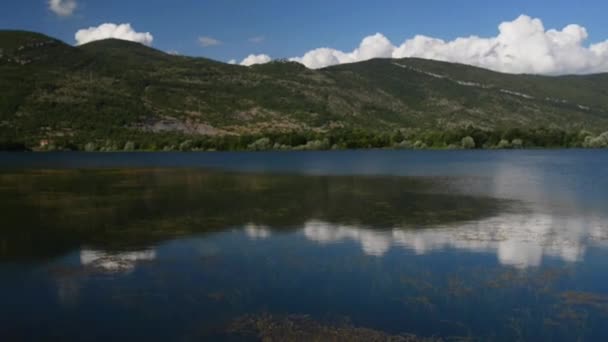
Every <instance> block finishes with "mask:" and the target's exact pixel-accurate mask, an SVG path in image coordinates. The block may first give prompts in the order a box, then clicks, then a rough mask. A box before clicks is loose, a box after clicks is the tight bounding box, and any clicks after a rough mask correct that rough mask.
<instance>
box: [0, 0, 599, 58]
mask: <svg viewBox="0 0 608 342" xmlns="http://www.w3.org/2000/svg"><path fill="white" fill-rule="evenodd" d="M58 1H59V0H58ZM67 1H68V2H69V1H76V3H77V8H76V10H75V11H74V12H73V13H72V14H71V15H63V16H60V15H57V14H55V13H54V12H52V11H51V10H50V9H49V4H48V0H2V4H0V28H3V29H25V30H33V31H39V32H43V33H46V34H48V35H51V36H54V37H58V38H60V39H62V40H64V41H66V42H68V43H71V44H74V43H75V39H74V34H75V32H76V31H78V30H79V29H83V28H88V27H91V26H98V25H100V24H102V23H115V24H122V23H130V24H131V26H132V27H133V29H134V30H136V31H138V32H150V33H151V34H152V35H153V37H154V41H153V46H154V47H156V48H159V49H162V50H165V51H169V50H175V51H178V52H179V53H180V54H185V55H193V56H206V57H210V58H213V59H218V60H223V61H227V60H229V59H237V60H241V59H242V58H244V57H246V56H247V55H248V54H251V53H254V54H260V53H264V54H268V55H270V56H272V57H273V58H283V57H296V56H302V55H304V54H305V53H306V52H307V51H309V50H312V49H315V48H319V47H331V48H334V49H337V50H342V51H352V50H353V49H354V48H356V47H357V46H358V45H359V43H360V42H361V40H362V38H364V37H366V36H369V35H372V34H375V33H377V32H380V33H382V34H383V35H384V36H385V37H387V38H388V39H390V41H391V42H393V43H394V44H401V43H403V42H404V41H405V40H406V39H407V38H411V37H413V36H415V35H417V34H423V35H427V36H430V37H436V38H441V39H445V40H452V39H455V38H457V37H466V36H470V35H478V36H481V37H491V36H496V35H497V31H498V29H497V26H498V25H499V24H500V23H501V22H504V21H511V20H514V19H515V18H517V17H518V16H519V15H521V14H526V15H528V16H530V17H532V18H540V19H542V22H543V24H544V26H545V28H547V29H549V28H557V29H561V28H563V27H564V26H565V25H567V24H578V25H581V26H583V27H585V28H586V29H587V32H588V34H589V37H588V39H587V40H586V41H585V44H590V43H595V42H601V41H605V40H607V39H608V25H606V20H607V19H606V14H607V13H608V1H605V0H579V1H578V2H574V1H571V0H570V1H561V0H538V1H531V0H528V1H523V0H511V1H504V0H503V1H491V0H486V1H482V0H471V1H464V0H463V1H450V0H441V1H440V0H424V1H419V0H411V1H405V0H402V1H398V0H386V1H380V0H378V1H357V0H350V1H344V0H323V1H321V0H308V1H298V2H296V1H288V0H257V1H241V0H222V1H220V0H217V1H205V0H199V1H195V0H175V1H166V0H164V1H161V0H146V1H143V0H128V1H126V0H121V1H119V0H67ZM200 37H209V38H213V39H215V40H217V41H218V42H221V44H217V45H213V46H207V47H204V46H202V45H201V44H200V43H199V41H198V40H199V38H200ZM254 37H263V40H262V39H258V41H257V42H255V43H254V42H251V41H250V39H251V38H254Z"/></svg>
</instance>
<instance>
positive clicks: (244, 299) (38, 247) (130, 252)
mask: <svg viewBox="0 0 608 342" xmlns="http://www.w3.org/2000/svg"><path fill="white" fill-rule="evenodd" d="M2 157H6V158H1V159H0V167H4V170H3V171H0V205H1V206H0V207H1V208H2V217H3V227H2V228H1V230H0V276H1V277H2V279H3V282H2V284H0V290H1V292H0V293H1V294H0V299H2V302H3V303H5V305H4V306H5V310H3V312H2V313H0V322H1V323H0V336H7V337H9V338H11V337H12V338H16V339H21V338H32V339H38V338H42V337H49V336H51V337H56V338H61V337H65V338H75V337H76V336H89V337H90V338H91V339H102V338H111V339H131V338H147V339H160V340H162V339H166V338H175V337H179V339H199V338H204V339H213V340H221V339H226V338H228V339H229V338H236V339H240V338H245V337H247V336H249V337H254V338H255V337H257V338H275V339H277V338H278V339H281V340H284V339H289V338H292V339H294V340H309V339H311V338H313V337H314V336H317V337H318V338H320V339H325V338H327V337H328V336H335V335H336V334H339V335H342V336H344V337H345V339H347V340H353V339H354V338H355V337H354V336H359V337H360V339H361V340H370V339H381V340H385V339H387V338H389V337H390V338H397V335H399V336H401V338H405V337H403V336H405V335H404V334H408V335H407V336H410V337H408V338H412V337H411V334H414V335H416V336H418V337H419V338H423V337H425V338H430V337H437V338H444V339H447V338H462V339H465V338H470V339H472V340H513V339H524V340H565V341H568V340H573V339H578V338H583V339H590V340H603V339H605V338H608V329H606V328H605V327H604V325H605V324H603V323H602V322H604V321H605V319H607V318H608V271H606V268H605V262H604V260H607V259H606V257H608V253H607V251H608V250H607V247H608V246H607V243H608V217H607V215H608V210H607V209H608V200H607V199H608V198H607V197H606V196H607V194H608V183H607V181H606V180H605V178H604V176H603V173H604V171H605V170H608V157H607V156H605V155H604V153H603V152H600V151H543V152H540V151H532V152H530V151H520V152H478V153H471V152H387V151H372V152H335V153H334V152H327V153H268V154H264V153H251V154H238V153H236V154H222V153H216V154H134V155H129V154H124V155H122V154H87V155H83V154H44V155H40V154H34V155H32V154H18V155H2ZM51 157H54V158H55V159H53V158H51ZM101 321H103V322H107V323H109V324H111V325H112V326H113V327H115V329H113V330H111V331H109V330H107V329H104V326H103V325H102V324H100V323H99V322H101ZM42 322H44V324H43V323H42ZM41 324H42V325H41ZM33 327H38V328H37V329H33ZM40 327H42V328H40ZM273 329H274V330H273ZM83 334H84V335H83ZM273 334H274V335H273ZM276 334H279V335H276ZM328 334H329V335H328ZM332 334H333V335H332Z"/></svg>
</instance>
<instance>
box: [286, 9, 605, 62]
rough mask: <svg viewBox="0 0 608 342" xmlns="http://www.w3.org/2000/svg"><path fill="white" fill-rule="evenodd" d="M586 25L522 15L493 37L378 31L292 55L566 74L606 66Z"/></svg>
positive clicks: (602, 45)
mask: <svg viewBox="0 0 608 342" xmlns="http://www.w3.org/2000/svg"><path fill="white" fill-rule="evenodd" d="M587 38H588V33H587V30H586V29H585V28H584V27H582V26H580V25H576V24H571V25H568V26H566V27H564V28H563V29H561V30H556V29H546V28H545V27H544V25H543V22H542V21H541V20H540V19H538V18H531V17H529V16H526V15H521V16H520V17H518V18H517V19H515V20H513V21H508V22H503V23H501V24H500V25H499V26H498V34H497V35H496V36H495V37H487V38H483V37H478V36H470V37H462V38H456V39H454V40H452V41H445V40H442V39H438V38H433V37H427V36H423V35H417V36H414V37H412V38H409V39H407V40H405V41H404V42H403V43H402V44H401V45H394V44H393V43H392V42H391V41H390V40H389V39H388V38H386V37H385V36H384V35H382V34H381V33H377V34H375V35H372V36H368V37H366V38H364V39H363V40H362V42H361V44H360V45H359V47H357V48H356V49H354V50H353V51H350V52H348V51H346V52H345V51H340V50H336V49H332V48H327V47H325V48H318V49H314V50H312V51H309V52H307V53H305V54H304V55H303V56H301V57H294V58H291V60H292V61H296V62H300V63H302V64H304V65H306V66H307V67H308V68H311V69H318V68H323V67H327V66H331V65H336V64H343V63H352V62H359V61H364V60H368V59H371V58H380V57H392V58H404V57H419V58H426V59H434V60H440V61H447V62H457V63H463V64H470V65H476V66H479V67H483V68H488V69H492V70H496V71H501V72H507V73H534V74H566V73H576V74H580V73H591V72H607V71H608V40H606V41H604V42H600V43H597V44H591V45H588V44H586V41H587Z"/></svg>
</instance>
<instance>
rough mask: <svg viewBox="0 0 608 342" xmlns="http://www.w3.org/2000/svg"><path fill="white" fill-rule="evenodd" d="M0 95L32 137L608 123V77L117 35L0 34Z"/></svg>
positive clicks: (593, 127) (15, 127)
mask: <svg viewBox="0 0 608 342" xmlns="http://www.w3.org/2000/svg"><path fill="white" fill-rule="evenodd" d="M0 93H1V94H2V96H1V98H0V133H2V134H5V135H6V134H15V135H17V136H21V137H27V138H28V139H31V140H36V139H42V138H49V137H51V138H52V137H56V136H70V135H79V134H87V135H93V136H96V137H100V136H104V135H112V134H115V133H116V132H117V131H121V132H130V131H135V132H151V133H167V132H169V133H176V134H189V135H215V136H217V135H241V134H253V133H259V132H289V131H315V132H323V131H327V130H331V129H336V128H349V129H362V130H370V131H395V130H404V129H453V128H457V127H465V126H474V127H478V128H480V129H497V128H500V129H507V128H529V127H554V128H559V129H564V130H589V131H592V132H597V133H599V132H602V131H606V130H608V74H594V75H576V76H574V75H572V76H538V75H513V74H502V73H498V72H494V71H489V70H485V69H481V68H477V67H472V66H467V65H462V64H453V63H446V62H438V61H431V60H423V59H415V58H405V59H373V60H368V61H365V62H359V63H353V64H343V65H338V66H333V67H328V68H325V69H320V70H310V69H307V68H306V67H304V66H303V65H301V64H298V63H295V62H286V61H275V62H270V63H268V64H262V65H254V66H251V67H244V66H238V65H230V64H225V63H221V62H217V61H213V60H210V59H206V58H194V57H185V56H175V55H170V54H167V53H164V52H162V51H159V50H155V49H153V48H150V47H147V46H144V45H140V44H137V43H133V42H128V41H121V40H114V39H109V40H102V41H96V42H92V43H88V44H85V45H81V46H78V47H74V46H71V45H68V44H65V43H63V42H61V41H60V40H57V39H54V38H51V37H48V36H45V35H42V34H38V33H33V32H25V31H0Z"/></svg>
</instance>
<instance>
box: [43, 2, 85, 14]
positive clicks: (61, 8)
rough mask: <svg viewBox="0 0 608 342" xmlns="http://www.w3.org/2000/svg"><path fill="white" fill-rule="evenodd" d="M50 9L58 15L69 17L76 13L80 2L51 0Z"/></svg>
mask: <svg viewBox="0 0 608 342" xmlns="http://www.w3.org/2000/svg"><path fill="white" fill-rule="evenodd" d="M48 3H49V9H50V10H51V11H52V12H53V13H55V14H57V15H58V16H62V17H67V16H70V15H72V14H73V13H74V11H75V10H76V7H78V4H77V3H76V0H49V2H48Z"/></svg>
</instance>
